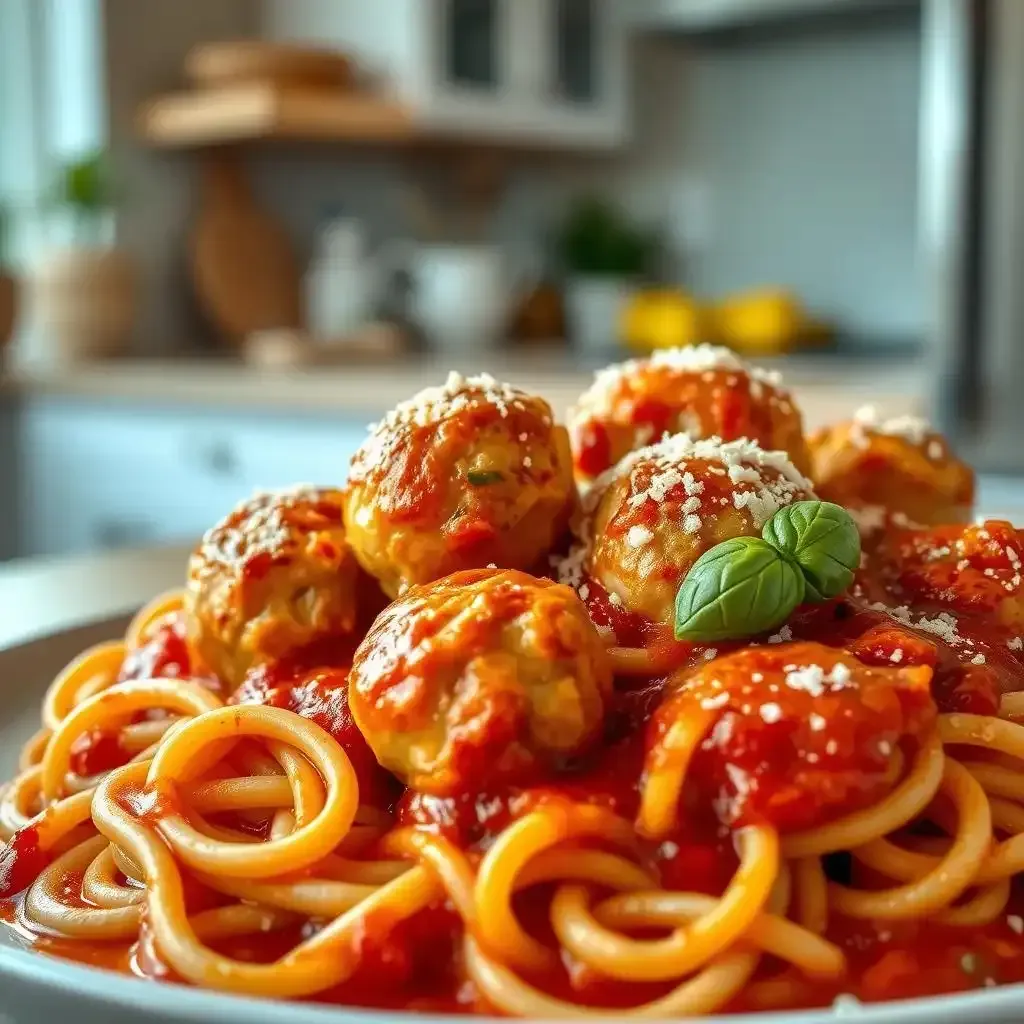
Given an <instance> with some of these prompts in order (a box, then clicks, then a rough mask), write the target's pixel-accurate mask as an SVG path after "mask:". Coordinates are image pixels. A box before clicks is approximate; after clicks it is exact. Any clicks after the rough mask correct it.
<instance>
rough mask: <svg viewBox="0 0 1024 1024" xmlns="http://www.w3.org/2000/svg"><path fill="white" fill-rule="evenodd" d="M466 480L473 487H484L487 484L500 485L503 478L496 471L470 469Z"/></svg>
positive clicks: (502, 475)
mask: <svg viewBox="0 0 1024 1024" xmlns="http://www.w3.org/2000/svg"><path fill="white" fill-rule="evenodd" d="M466 479H467V480H468V481H469V482H470V483H471V484H472V485H473V486H474V487H486V486H487V485H488V484H497V483H500V482H501V481H502V480H504V479H505V477H504V474H502V473H499V472H498V471H497V470H496V469H471V470H470V471H469V472H468V473H467V474H466Z"/></svg>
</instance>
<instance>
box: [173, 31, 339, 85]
mask: <svg viewBox="0 0 1024 1024" xmlns="http://www.w3.org/2000/svg"><path fill="white" fill-rule="evenodd" d="M185 74H186V76H187V77H188V78H190V79H191V80H192V82H193V83H195V84H196V85H198V86H201V87H203V88H217V87H221V86H227V85H242V84H245V83H248V82H273V83H275V84H277V85H282V86H284V85H288V86H294V87H296V88H299V87H302V88H309V89H347V88H349V87H351V86H352V84H353V81H354V77H355V74H354V69H353V65H352V61H350V60H349V59H348V57H346V56H345V54H343V53H340V52H338V51H336V50H327V49H323V48H320V47H314V46H294V45H288V44H285V43H271V42H265V41H263V40H261V39H237V40H232V41H229V42H218V43H202V44H201V45H199V46H196V47H193V49H192V50H190V51H189V53H188V55H187V56H186V57H185Z"/></svg>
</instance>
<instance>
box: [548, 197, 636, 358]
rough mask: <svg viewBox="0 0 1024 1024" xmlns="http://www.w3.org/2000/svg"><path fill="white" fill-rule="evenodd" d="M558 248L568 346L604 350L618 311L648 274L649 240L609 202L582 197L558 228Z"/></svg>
mask: <svg viewBox="0 0 1024 1024" xmlns="http://www.w3.org/2000/svg"><path fill="white" fill-rule="evenodd" d="M558 247H559V251H560V255H561V262H562V266H563V270H564V271H565V274H566V286H565V305H566V314H567V317H568V321H569V332H570V334H571V336H572V341H573V343H574V344H576V345H578V346H579V347H580V348H584V349H588V350H592V351H593V350H607V349H610V348H611V347H612V346H613V345H614V344H615V342H616V341H617V340H618V325H619V319H620V313H621V311H622V308H623V306H624V305H625V303H626V301H627V300H628V298H629V296H630V294H631V292H632V291H633V289H634V288H635V287H636V285H637V283H638V282H639V281H640V280H641V279H642V278H643V276H644V275H645V274H647V273H648V272H649V271H650V270H651V263H652V260H653V257H654V252H655V243H654V239H653V237H652V236H651V235H650V234H648V233H646V232H645V231H643V230H642V229H640V228H638V227H635V226H633V225H632V224H630V223H629V221H628V220H627V218H626V217H625V215H624V214H623V213H622V212H620V211H619V210H618V209H617V208H616V207H615V206H614V205H612V204H611V203H609V202H607V201H605V200H603V199H600V198H597V197H584V198H583V199H580V200H579V201H578V202H577V203H576V205H575V206H574V207H573V209H572V210H571V211H570V213H569V216H568V217H567V218H566V220H565V222H564V223H563V224H562V227H561V230H560V232H559V236H558Z"/></svg>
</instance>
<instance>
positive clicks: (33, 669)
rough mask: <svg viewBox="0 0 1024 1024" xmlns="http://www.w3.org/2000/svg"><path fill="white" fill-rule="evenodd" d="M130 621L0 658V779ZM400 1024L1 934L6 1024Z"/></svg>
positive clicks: (939, 1014) (991, 1013)
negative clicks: (64, 680) (78, 666)
mask: <svg viewBox="0 0 1024 1024" xmlns="http://www.w3.org/2000/svg"><path fill="white" fill-rule="evenodd" d="M127 621H128V620H127V619H125V618H118V619H111V620H108V621H106V622H101V623H97V624H95V625H92V626H85V627H82V628H79V629H73V630H67V631H65V632H62V633H56V634H54V635H52V636H49V637H45V638H43V639H41V640H36V641H33V642H32V643H28V644H23V645H22V646H20V647H11V648H8V649H6V650H0V777H2V778H9V777H10V775H11V773H12V772H13V771H14V768H15V765H16V763H17V759H18V751H19V749H20V747H21V744H22V743H23V742H24V741H25V739H27V738H28V737H29V736H31V735H32V733H33V732H34V731H35V730H36V729H37V728H38V725H39V704H40V701H41V699H42V696H43V692H44V690H45V689H46V686H47V684H48V683H49V682H50V680H51V679H52V678H53V677H54V675H55V674H56V673H57V672H58V671H59V670H60V669H61V668H62V667H63V666H64V665H66V664H67V663H68V662H69V661H70V660H71V659H72V658H73V657H74V656H75V655H76V654H78V653H79V652H81V651H82V650H84V649H85V648H86V647H88V646H89V645H90V644H94V643H98V642H99V641H101V640H109V639H111V638H113V637H117V636H120V635H122V634H123V632H124V627H125V626H126V625H127ZM395 1017H396V1014H395V1013H393V1012H391V1011H387V1012H374V1011H369V1010H347V1009H345V1008H344V1007H340V1006H336V1005H329V1006H316V1005H314V1004H310V1003H295V1002H292V1003H283V1002H274V1001H270V1000H256V999H242V998H239V997H236V996H226V995H220V994H217V993H210V992H203V991H200V990H199V989H193V988H186V987H184V986H181V985H168V984H162V983H158V982H150V981H142V980H139V979H134V978H129V977H126V976H123V975H120V974H115V973H111V972H109V971H101V970H97V969H95V968H90V967H82V966H80V965H78V964H74V963H69V962H67V961H63V960H59V959H55V958H53V957H49V956H43V955H41V954H39V953H34V952H32V951H30V950H27V949H25V948H24V947H23V946H21V945H20V944H19V943H18V941H17V939H16V938H14V936H13V933H12V932H11V930H10V929H9V928H7V927H4V926H2V925H0V1024H38V1022H40V1021H58V1020H61V1019H65V1020H67V1021H68V1024H138V1022H140V1021H145V1022H146V1024H199V1022H202V1024H207V1022H211V1021H217V1022H218V1024H330V1022H333V1024H345V1022H350V1024H389V1022H393V1021H394V1020H395ZM476 1019H477V1020H479V1019H480V1018H476ZM703 1019H705V1020H708V1019H709V1018H703ZM710 1019H711V1020H714V1019H716V1018H710ZM717 1019H720V1020H723V1019H724V1020H728V1021H729V1024H781V1022H783V1021H785V1022H787V1024H789V1022H792V1024H838V1022H846V1021H854V1022H856V1024H963V1022H964V1021H965V1020H969V1021H971V1022H977V1024H1019V1022H1021V1021H1024V985H1008V986H1005V987H1003V988H994V989H986V990H985V991H982V992H977V993H969V994H967V995H959V996H939V997H936V998H933V999H917V1000H909V1001H906V1002H901V1003H887V1004H874V1005H863V1006H860V1005H853V1006H844V1007H843V1008H842V1009H841V1010H840V1011H835V1010H808V1011H802V1012H799V1013H781V1014H780V1013H770V1014H769V1013H765V1014H757V1015H745V1016H742V1017H738V1016H734V1017H727V1018H721V1017H720V1018H717ZM409 1020H410V1022H411V1024H429V1022H431V1021H434V1022H442V1021H444V1022H447V1024H455V1022H457V1021H458V1022H464V1021H471V1020H473V1018H465V1017H439V1016H433V1015H431V1016H426V1015H422V1014H416V1015H414V1016H413V1015H410V1017H409Z"/></svg>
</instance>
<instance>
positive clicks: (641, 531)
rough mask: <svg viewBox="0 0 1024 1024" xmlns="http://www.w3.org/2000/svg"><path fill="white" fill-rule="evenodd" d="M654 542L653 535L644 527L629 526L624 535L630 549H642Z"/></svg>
mask: <svg viewBox="0 0 1024 1024" xmlns="http://www.w3.org/2000/svg"><path fill="white" fill-rule="evenodd" d="M652 540H654V534H653V533H652V532H651V531H650V530H648V529H647V527H646V526H631V527H630V528H629V532H628V533H627V534H626V543H627V544H628V545H629V546H630V547H631V548H642V547H643V546H644V545H645V544H650V542H651V541H652Z"/></svg>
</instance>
